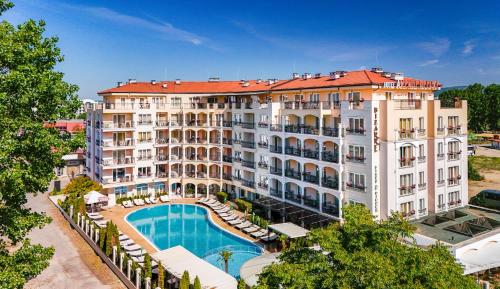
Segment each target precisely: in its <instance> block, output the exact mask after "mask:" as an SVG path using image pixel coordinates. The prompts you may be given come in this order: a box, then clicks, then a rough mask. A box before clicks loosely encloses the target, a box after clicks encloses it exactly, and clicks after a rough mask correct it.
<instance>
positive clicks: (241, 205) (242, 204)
mask: <svg viewBox="0 0 500 289" xmlns="http://www.w3.org/2000/svg"><path fill="white" fill-rule="evenodd" d="M234 203H235V204H236V206H238V210H240V211H242V212H247V213H250V212H252V203H250V202H248V201H245V200H243V199H236V200H234Z"/></svg>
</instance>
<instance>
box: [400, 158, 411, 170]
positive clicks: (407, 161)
mask: <svg viewBox="0 0 500 289" xmlns="http://www.w3.org/2000/svg"><path fill="white" fill-rule="evenodd" d="M414 161H415V157H410V158H400V159H399V166H400V167H401V168H411V167H413V165H414V164H415V162H414Z"/></svg>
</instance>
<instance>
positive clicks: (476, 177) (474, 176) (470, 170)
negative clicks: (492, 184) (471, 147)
mask: <svg viewBox="0 0 500 289" xmlns="http://www.w3.org/2000/svg"><path fill="white" fill-rule="evenodd" d="M467 174H468V176H469V180H473V181H481V180H483V179H484V177H483V176H481V175H480V174H479V172H478V171H477V169H476V168H475V167H474V163H473V162H472V159H471V158H469V159H468V160H467Z"/></svg>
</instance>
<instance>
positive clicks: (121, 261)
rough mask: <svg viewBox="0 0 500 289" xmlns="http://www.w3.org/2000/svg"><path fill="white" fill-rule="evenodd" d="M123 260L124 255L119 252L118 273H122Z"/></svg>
mask: <svg viewBox="0 0 500 289" xmlns="http://www.w3.org/2000/svg"><path fill="white" fill-rule="evenodd" d="M123 258H125V253H123V252H120V265H119V267H120V272H123Z"/></svg>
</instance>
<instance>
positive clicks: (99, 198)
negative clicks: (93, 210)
mask: <svg viewBox="0 0 500 289" xmlns="http://www.w3.org/2000/svg"><path fill="white" fill-rule="evenodd" d="M83 199H84V200H85V204H87V205H92V204H95V203H101V202H106V201H107V200H108V197H107V196H105V195H103V194H101V193H99V192H96V191H91V192H89V193H88V194H86V195H85V196H83Z"/></svg>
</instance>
